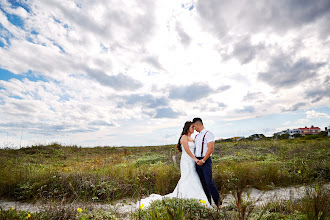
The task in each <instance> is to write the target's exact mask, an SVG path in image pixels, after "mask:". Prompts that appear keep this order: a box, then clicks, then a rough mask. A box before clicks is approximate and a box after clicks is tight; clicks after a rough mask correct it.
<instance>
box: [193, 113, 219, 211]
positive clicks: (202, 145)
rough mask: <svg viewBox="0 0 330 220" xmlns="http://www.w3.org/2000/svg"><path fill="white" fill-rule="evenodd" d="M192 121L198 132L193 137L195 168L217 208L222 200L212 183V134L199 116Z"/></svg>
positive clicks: (206, 192) (208, 197)
mask: <svg viewBox="0 0 330 220" xmlns="http://www.w3.org/2000/svg"><path fill="white" fill-rule="evenodd" d="M193 123H194V126H195V130H196V131H197V132H199V133H198V134H197V135H196V138H195V145H196V151H195V156H196V158H197V159H198V161H197V162H196V163H197V164H196V170H197V173H198V176H199V178H200V180H201V182H202V185H203V189H204V191H205V194H206V196H207V199H208V200H209V202H210V204H211V196H212V198H213V201H214V202H215V204H216V205H217V207H218V208H221V205H222V202H221V199H220V195H219V191H218V189H217V187H216V186H215V185H214V182H213V179H212V160H211V157H210V156H211V154H212V152H213V149H214V135H213V133H212V132H210V131H208V130H206V129H205V128H204V125H203V121H202V119H201V118H194V119H193Z"/></svg>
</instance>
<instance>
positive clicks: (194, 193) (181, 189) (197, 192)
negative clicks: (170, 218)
mask: <svg viewBox="0 0 330 220" xmlns="http://www.w3.org/2000/svg"><path fill="white" fill-rule="evenodd" d="M188 146H189V149H190V151H191V152H192V153H194V149H195V144H194V143H193V142H188ZM181 148H182V155H181V161H180V172H181V178H180V180H179V182H178V184H177V185H176V187H175V189H174V191H173V192H172V193H170V194H167V195H165V196H161V195H158V194H151V195H150V196H149V197H147V198H145V199H141V201H140V202H138V203H137V207H138V208H143V209H144V208H146V207H148V206H149V204H150V203H151V202H153V201H155V200H161V199H163V198H173V197H176V198H181V199H198V200H200V201H202V203H204V204H205V205H206V206H207V207H209V208H211V205H210V203H209V202H208V200H207V197H206V195H205V192H204V189H203V186H202V183H201V181H200V179H199V176H198V174H197V172H196V167H195V166H196V165H195V164H196V162H195V161H194V160H193V159H192V158H191V157H190V156H189V155H188V154H187V152H186V151H185V149H184V148H183V146H182V145H181Z"/></svg>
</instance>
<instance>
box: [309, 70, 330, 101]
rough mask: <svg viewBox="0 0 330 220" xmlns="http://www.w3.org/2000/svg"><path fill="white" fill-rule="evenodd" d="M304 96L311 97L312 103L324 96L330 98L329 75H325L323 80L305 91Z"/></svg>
mask: <svg viewBox="0 0 330 220" xmlns="http://www.w3.org/2000/svg"><path fill="white" fill-rule="evenodd" d="M305 98H307V99H312V103H315V102H318V101H320V100H322V99H324V98H328V99H329V98H330V76H328V77H326V79H325V81H324V82H323V83H322V84H321V85H318V86H317V87H315V88H312V89H308V90H306V91H305Z"/></svg>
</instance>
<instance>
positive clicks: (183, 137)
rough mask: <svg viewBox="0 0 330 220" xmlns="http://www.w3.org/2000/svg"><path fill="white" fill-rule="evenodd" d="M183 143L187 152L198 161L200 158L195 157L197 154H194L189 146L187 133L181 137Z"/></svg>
mask: <svg viewBox="0 0 330 220" xmlns="http://www.w3.org/2000/svg"><path fill="white" fill-rule="evenodd" d="M181 144H182V146H183V148H184V150H185V151H186V152H187V154H188V155H189V156H190V157H191V158H192V159H194V161H196V162H197V161H198V159H197V158H196V157H195V155H193V153H191V151H190V149H189V146H188V136H186V135H183V136H182V137H181Z"/></svg>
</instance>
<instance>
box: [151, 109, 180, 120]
mask: <svg viewBox="0 0 330 220" xmlns="http://www.w3.org/2000/svg"><path fill="white" fill-rule="evenodd" d="M181 115H183V113H181V112H176V111H174V110H173V109H172V108H170V107H167V108H159V109H156V115H155V118H177V117H179V116H181Z"/></svg>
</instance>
